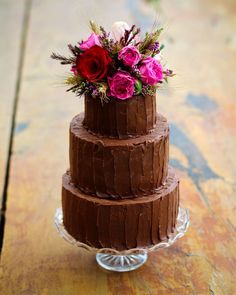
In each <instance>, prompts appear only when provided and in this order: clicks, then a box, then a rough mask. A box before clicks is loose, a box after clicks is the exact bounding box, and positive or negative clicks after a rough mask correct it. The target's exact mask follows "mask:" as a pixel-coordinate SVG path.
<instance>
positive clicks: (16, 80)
mask: <svg viewBox="0 0 236 295" xmlns="http://www.w3.org/2000/svg"><path fill="white" fill-rule="evenodd" d="M235 15H236V2H235V1H234V0H225V1H222V0H214V1H213V0H207V1H206V0H188V1H187V0H136V1H133V0H119V1H108V0H99V1H91V0H70V1H63V0H59V1H58V0H50V1H49V0H48V1H47V0H25V1H23V0H0V36H1V41H0V53H1V58H0V94H1V95H0V142H1V144H0V199H1V203H2V210H1V240H2V242H3V247H2V259H1V265H2V266H1V269H2V275H3V279H4V280H3V286H5V288H6V289H5V290H9V294H15V293H14V292H17V291H16V290H17V289H16V288H20V290H23V291H24V292H25V293H22V294H33V293H30V292H33V291H35V286H38V287H37V288H39V289H38V290H42V289H40V286H44V287H45V286H46V287H45V288H48V289H47V290H49V291H48V293H47V291H45V293H44V294H59V293H53V292H52V291H50V290H52V289H53V290H64V291H65V290H67V291H68V290H69V289H66V287H65V286H64V283H65V284H67V285H70V284H71V290H72V289H73V288H75V289H73V290H76V286H77V285H79V284H80V283H81V281H80V279H79V278H77V280H75V278H76V275H77V272H78V271H81V272H82V275H83V284H84V286H85V287H84V288H85V289H86V288H87V289H86V290H87V291H88V292H87V293H84V294H93V293H89V290H90V291H91V290H97V292H98V293H96V294H113V293H112V290H113V291H114V292H115V288H116V287H117V286H118V282H114V284H111V285H110V286H109V288H108V287H107V288H108V289H109V290H110V291H109V292H111V293H109V292H108V291H107V292H108V293H106V292H105V291H104V293H99V290H100V289H99V288H102V286H105V285H106V284H107V283H106V282H103V283H101V284H100V283H99V282H100V280H101V277H97V269H96V268H95V266H94V265H93V264H92V263H90V260H89V259H91V256H86V253H85V254H84V252H81V253H80V254H81V256H80V257H82V258H81V261H83V263H84V264H86V263H87V264H88V265H89V267H88V268H86V269H85V268H83V269H82V270H81V269H80V267H81V265H80V264H76V263H75V262H74V261H75V260H76V259H74V257H77V256H78V257H79V255H78V254H77V253H78V250H74V249H72V248H71V247H70V246H68V245H66V244H65V243H63V242H62V241H61V240H60V239H59V238H58V237H57V233H56V232H55V230H54V228H53V214H54V210H55V208H56V207H59V206H60V190H61V175H62V174H63V173H64V171H65V170H66V169H67V168H68V165H69V156H68V127H69V123H70V120H71V119H72V117H73V116H74V115H75V114H77V113H79V112H82V111H83V99H79V98H77V97H75V96H74V95H73V94H72V93H66V91H65V90H66V88H65V87H64V86H63V85H62V84H63V78H64V77H65V74H66V73H67V72H68V71H69V68H68V67H67V66H64V67H63V66H61V65H59V63H58V62H56V61H54V60H51V59H50V54H51V52H52V51H56V52H59V53H62V54H67V53H68V50H67V44H68V43H71V44H76V42H78V41H80V40H81V39H85V38H87V36H88V35H89V33H90V29H89V24H88V22H89V20H94V21H95V22H97V23H98V24H100V25H102V26H104V27H105V28H106V29H107V30H108V31H109V29H110V28H111V25H112V23H113V22H114V21H118V20H123V21H126V22H127V23H128V24H129V25H132V24H136V25H137V26H139V27H141V29H142V32H143V33H144V32H145V31H148V30H150V29H151V27H152V25H153V23H154V22H158V23H159V24H160V26H163V27H164V32H163V35H162V37H161V41H162V42H163V43H164V44H165V48H164V50H163V59H164V62H165V63H166V65H167V66H168V67H169V68H171V69H172V70H174V72H175V73H176V76H175V77H174V78H173V79H170V80H171V81H170V82H169V84H168V85H165V86H164V87H163V89H162V90H161V91H160V92H158V95H157V108H158V112H161V113H162V114H164V115H165V116H166V117H167V118H168V120H169V122H170V126H171V147H170V164H171V165H172V166H174V167H175V168H176V169H177V171H178V174H179V176H180V177H181V203H182V204H184V206H185V207H187V208H189V210H190V214H191V229H190V231H189V233H188V236H187V238H186V239H184V240H183V241H181V242H180V244H179V246H175V247H174V248H173V250H170V251H169V250H168V251H167V252H165V253H167V254H163V256H162V257H161V258H160V257H158V259H159V261H160V260H161V262H162V263H161V265H162V266H160V265H159V269H158V271H157V269H156V268H155V266H154V264H151V263H150V265H149V266H145V267H144V268H143V271H144V273H143V279H145V278H146V279H148V275H147V273H149V276H150V273H151V274H153V276H155V275H156V274H157V272H158V273H159V274H160V273H161V275H160V276H158V277H157V278H156V280H157V281H158V282H159V281H161V280H162V278H161V277H162V276H164V277H165V278H166V279H165V284H164V285H163V284H162V285H161V284H157V283H155V282H154V279H153V277H151V278H150V277H149V279H148V282H149V283H147V284H148V290H151V291H150V292H151V293H145V292H146V291H145V290H146V289H145V285H143V286H141V285H139V286H138V287H137V290H136V291H137V293H131V291H132V288H133V287H132V286H133V285H134V284H135V283H134V282H133V281H132V280H133V279H134V277H131V283H130V284H129V286H128V285H126V284H127V282H126V279H125V277H123V281H122V283H121V284H123V286H126V287H127V288H128V289H127V290H128V291H127V293H125V292H126V291H125V292H124V293H123V294H156V293H155V292H156V291H157V289H158V288H160V291H161V290H162V291H163V292H164V291H165V292H167V290H168V288H169V287H171V288H172V287H173V286H177V287H178V290H179V292H180V293H176V294H193V293H192V292H193V290H195V291H196V293H197V294H233V293H232V292H233V290H234V291H235V292H236V290H235V289H234V288H235V287H234V286H233V284H232V275H233V271H234V269H235V267H236V263H235V261H236V260H235V259H236V257H235V252H236V251H235V250H236V249H235V242H234V241H233V238H234V236H235V226H236V219H235V213H236V212H235V210H236V207H235V192H236V179H235V176H236V158H235V149H236V136H235V135H236V134H235V126H236V101H235V100H236V88H235V83H236V80H235V70H236V55H235V53H236V30H235V29H236V17H235ZM45 241H47V242H45ZM16 247H17V248H16ZM16 249H17V250H16ZM76 251H77V252H76ZM71 252H72V254H71ZM65 253H66V254H65ZM163 253H164V252H163ZM176 253H178V255H179V256H178V257H179V258H178V259H187V260H185V263H184V264H183V265H182V264H181V262H180V263H179V265H180V266H179V267H180V272H181V276H182V277H181V279H180V278H176V277H175V278H174V279H173V276H174V273H175V271H176V270H175V269H174V267H172V266H171V265H170V264H168V259H169V257H172V256H173V257H172V260H174V259H176V263H177V262H178V259H177V258H176ZM186 253H187V254H186ZM188 253H190V254H189V255H188ZM191 253H192V254H193V255H192V256H191ZM195 254H196V255H195ZM73 255H74V256H73ZM76 255H77V256H76ZM186 255H187V256H186ZM194 255H195V256H194ZM52 257H53V258H54V260H56V261H57V262H54V261H53V259H52ZM78 257H77V258H78ZM187 257H191V259H190V258H187ZM152 259H153V261H154V262H155V259H156V258H155V256H154V255H153V258H152ZM45 261H48V264H47V266H46V265H45ZM91 261H92V260H91ZM180 261H183V260H180ZM62 263H63V265H64V269H63V270H61V269H60V266H59V265H61V264H62ZM77 263H78V261H77ZM81 263H82V262H81ZM166 263H167V264H168V272H166V269H167V267H166ZM72 266H73V267H72ZM20 269H23V270H24V271H21V270H20ZM35 269H36V270H35ZM37 269H38V270H39V269H40V270H41V271H42V270H43V272H44V273H46V274H47V279H46V278H45V276H43V275H40V276H38V277H34V278H33V274H35V273H36V271H37ZM55 270H56V271H57V275H56V279H55V276H54V272H55ZM65 274H66V275H65ZM63 275H65V279H64V281H63V282H64V283H63V282H61V281H60V278H61V277H62V276H63ZM196 275H198V280H196V279H195V276H196ZM89 276H90V278H91V276H92V277H93V278H94V280H93V282H92V283H89V282H90V280H89ZM104 276H105V274H104ZM107 276H108V275H107ZM109 278H110V277H109V276H108V278H107V279H108V280H109ZM171 278H172V280H171ZM30 281H31V282H32V281H33V283H32V284H30V283H29V282H30ZM75 281H76V282H75ZM16 282H18V284H17V285H16V284H15V283H16ZM72 282H74V283H73V284H74V285H73V284H72ZM183 282H188V283H186V284H185V285H184V283H183ZM136 283H137V282H136ZM159 283H160V282H159ZM99 284H100V287H99ZM72 285H73V286H74V287H72ZM16 286H17V287H16ZM106 286H107V285H106ZM209 286H210V287H209ZM177 287H176V288H177ZM96 288H97V289H96ZM104 288H105V287H104ZM129 288H130V289H129ZM101 290H103V289H101ZM101 290H100V291H101ZM104 290H105V289H104ZM124 290H126V289H124ZM158 290H159V289H158ZM206 290H208V291H209V290H213V291H212V293H204V292H208V291H206ZM23 291H22V292H23ZM67 291H65V293H63V294H73V293H70V292H69V291H68V292H67ZM27 292H29V293H27ZM55 292H56V291H55ZM91 292H92V291H91ZM138 292H140V293H138ZM141 292H144V293H141ZM152 292H153V293H152ZM184 292H186V293H184ZM200 292H202V293H200ZM209 292H210V291H209ZM214 292H215V293H214ZM4 294H5V293H4ZM6 294H8V293H6ZM17 294H20V293H17ZM37 294H38V293H37ZM40 294H42V293H40ZM94 294H95V293H94ZM114 294H115V293H114ZM163 294H167V293H163ZM168 294H172V293H171V291H169V293H168ZM173 294H174V293H173Z"/></svg>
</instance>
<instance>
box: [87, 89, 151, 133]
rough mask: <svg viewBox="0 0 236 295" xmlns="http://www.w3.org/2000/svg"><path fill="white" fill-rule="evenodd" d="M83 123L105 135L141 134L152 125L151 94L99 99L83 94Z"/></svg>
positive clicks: (146, 131) (94, 131)
mask: <svg viewBox="0 0 236 295" xmlns="http://www.w3.org/2000/svg"><path fill="white" fill-rule="evenodd" d="M83 123H84V126H85V128H86V129H88V130H89V131H91V132H93V133H95V134H100V135H105V136H107V137H118V138H128V137H133V136H138V135H144V134H147V133H148V132H150V131H151V130H152V129H153V128H154V127H155V125H156V97H155V95H153V96H150V95H146V96H143V95H136V96H133V97H131V98H129V99H126V100H120V99H114V98H113V99H112V98H111V99H110V101H109V102H108V103H105V102H104V103H102V102H101V100H100V99H98V98H93V97H91V96H90V95H85V117H84V122H83Z"/></svg>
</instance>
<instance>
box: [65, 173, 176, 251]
mask: <svg viewBox="0 0 236 295" xmlns="http://www.w3.org/2000/svg"><path fill="white" fill-rule="evenodd" d="M178 207H179V181H178V179H177V177H176V175H175V173H174V172H173V170H172V169H170V170H169V173H168V178H167V181H166V184H165V185H164V186H161V187H159V189H158V190H157V192H156V193H155V194H153V195H148V196H145V197H137V198H135V199H123V200H110V199H100V198H97V197H94V196H91V195H87V194H84V193H82V192H81V191H80V190H79V189H78V188H76V187H75V186H74V184H73V183H71V178H70V175H69V173H67V174H65V175H64V176H63V188H62V209H63V222H64V225H65V228H66V230H67V231H68V232H69V233H70V234H71V235H72V236H73V237H74V238H75V239H76V240H78V241H81V242H83V243H86V244H88V245H90V246H93V247H96V248H106V247H108V248H113V249H117V250H126V249H131V248H135V247H146V246H150V245H153V244H156V243H158V242H160V241H163V240H166V239H167V237H168V236H169V235H170V234H171V233H172V232H173V231H174V229H175V224H176V218H177V214H178Z"/></svg>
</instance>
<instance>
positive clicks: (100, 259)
mask: <svg viewBox="0 0 236 295" xmlns="http://www.w3.org/2000/svg"><path fill="white" fill-rule="evenodd" d="M55 225H56V228H57V230H58V232H59V234H60V236H61V237H62V238H64V239H65V240H66V241H67V242H69V243H71V244H72V245H74V246H77V247H80V248H84V249H86V250H88V251H92V252H94V253H96V261H97V263H98V264H99V265H100V266H101V267H102V268H104V269H106V270H111V271H116V272H126V271H131V270H135V269H137V268H139V267H140V266H142V265H143V264H144V263H145V262H146V261H147V258H148V253H149V252H152V251H157V250H160V249H163V248H167V247H169V246H171V245H172V244H173V243H174V242H175V241H176V240H177V239H179V238H181V237H183V235H184V234H185V233H186V231H187V229H188V226H189V213H188V210H187V209H185V208H182V207H179V213H178V217H177V223H176V228H175V231H174V233H173V234H171V235H170V236H169V238H168V239H167V240H166V241H163V242H160V243H158V244H156V245H152V246H150V247H146V248H133V249H129V250H125V251H117V250H115V249H110V248H102V249H96V248H93V247H91V246H89V245H87V244H84V243H81V242H79V241H77V240H75V239H74V238H73V237H72V236H71V235H70V234H69V233H68V232H67V230H66V229H65V227H64V224H63V213H62V209H61V208H58V209H57V210H56V213H55Z"/></svg>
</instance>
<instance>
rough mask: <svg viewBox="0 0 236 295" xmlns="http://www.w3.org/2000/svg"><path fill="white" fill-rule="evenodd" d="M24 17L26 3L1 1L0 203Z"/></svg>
mask: <svg viewBox="0 0 236 295" xmlns="http://www.w3.org/2000/svg"><path fill="white" fill-rule="evenodd" d="M23 18H24V3H23V1H18V2H16V1H1V2H0V36H1V42H0V53H1V58H0V69H1V70H0V85H1V87H0V96H1V98H0V142H1V144H0V203H1V202H2V198H3V194H4V186H5V177H6V173H7V166H8V153H9V147H10V142H11V140H10V138H11V131H12V119H13V117H14V109H15V103H16V100H17V97H16V93H17V87H18V85H19V79H18V76H19V72H20V71H19V69H20V66H19V64H20V59H21V56H20V52H21V48H22V43H21V35H22V27H23ZM13 20H14V21H13ZM13 43H14V46H12V45H13ZM0 215H1V214H0ZM0 218H1V216H0Z"/></svg>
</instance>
